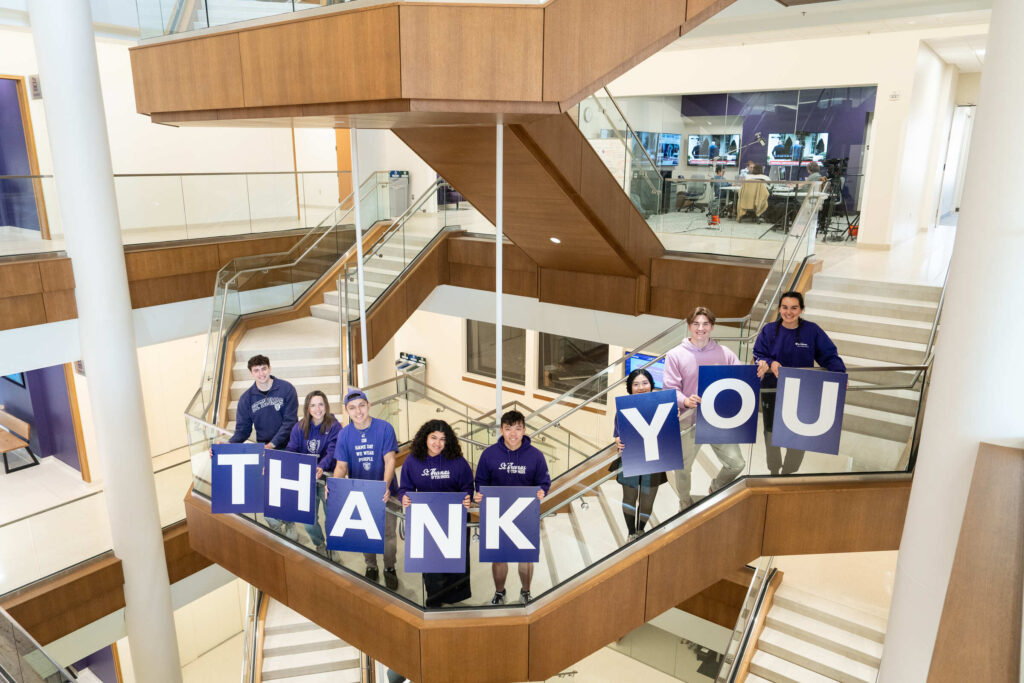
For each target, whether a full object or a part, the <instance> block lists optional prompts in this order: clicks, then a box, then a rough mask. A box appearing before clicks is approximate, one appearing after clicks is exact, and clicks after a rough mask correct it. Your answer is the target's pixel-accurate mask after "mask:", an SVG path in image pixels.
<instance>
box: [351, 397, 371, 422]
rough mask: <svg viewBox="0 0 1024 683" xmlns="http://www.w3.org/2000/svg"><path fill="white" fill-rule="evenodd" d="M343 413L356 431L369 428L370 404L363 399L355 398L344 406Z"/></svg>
mask: <svg viewBox="0 0 1024 683" xmlns="http://www.w3.org/2000/svg"><path fill="white" fill-rule="evenodd" d="M345 412H346V413H348V417H349V419H350V420H352V424H353V425H355V427H356V429H366V428H367V427H369V426H370V404H369V403H367V402H366V399H364V398H356V399H353V400H351V401H349V402H348V403H346V404H345Z"/></svg>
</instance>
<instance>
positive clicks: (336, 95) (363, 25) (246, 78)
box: [238, 5, 451, 107]
mask: <svg viewBox="0 0 1024 683" xmlns="http://www.w3.org/2000/svg"><path fill="white" fill-rule="evenodd" d="M238 41H239V52H240V54H241V58H242V75H241V78H242V81H243V82H244V84H245V106H247V107H267V106H274V105H294V104H313V103H317V102H352V101H362V100H377V99H390V98H395V97H400V96H401V75H400V67H399V62H398V55H399V50H400V47H399V39H398V7H397V6H394V5H391V6H386V7H375V8H369V9H366V10H354V11H349V12H339V13H337V14H332V15H330V16H318V17H313V18H307V17H300V18H298V19H296V20H294V21H286V22H280V23H275V24H272V25H269V26H265V27H260V28H255V29H252V30H246V31H242V32H241V33H239V34H238ZM449 76H451V74H449Z"/></svg>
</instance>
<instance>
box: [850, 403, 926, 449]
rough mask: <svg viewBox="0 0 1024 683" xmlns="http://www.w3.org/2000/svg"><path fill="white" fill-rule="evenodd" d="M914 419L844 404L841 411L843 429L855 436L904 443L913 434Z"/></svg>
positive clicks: (908, 416)
mask: <svg viewBox="0 0 1024 683" xmlns="http://www.w3.org/2000/svg"><path fill="white" fill-rule="evenodd" d="M914 422H915V417H914V416H911V415H902V414H900V413H890V412H885V411H882V410H874V409H872V408H865V407H864V406H859V405H850V404H849V403H847V404H846V407H845V408H844V409H843V429H844V430H845V431H850V432H854V433H856V434H867V435H868V436H875V437H878V438H880V439H886V440H888V441H898V442H901V443H905V442H906V441H908V440H910V435H911V434H912V433H913V432H914Z"/></svg>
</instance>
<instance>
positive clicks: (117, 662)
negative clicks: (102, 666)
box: [110, 643, 124, 683]
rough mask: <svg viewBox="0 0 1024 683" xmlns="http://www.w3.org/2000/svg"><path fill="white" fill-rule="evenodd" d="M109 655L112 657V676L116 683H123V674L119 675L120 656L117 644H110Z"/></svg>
mask: <svg viewBox="0 0 1024 683" xmlns="http://www.w3.org/2000/svg"><path fill="white" fill-rule="evenodd" d="M110 654H112V655H113V656H114V676H116V677H117V683H124V674H123V673H121V654H120V653H119V652H118V651H117V643H111V644H110Z"/></svg>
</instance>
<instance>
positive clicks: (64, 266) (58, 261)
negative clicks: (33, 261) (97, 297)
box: [38, 258, 75, 292]
mask: <svg viewBox="0 0 1024 683" xmlns="http://www.w3.org/2000/svg"><path fill="white" fill-rule="evenodd" d="M38 263H39V276H40V279H41V280H42V283H43V291H44V292H53V291H59V290H64V289H74V288H75V275H74V273H72V272H71V259H69V258H49V259H43V260H41V261H39V262H38Z"/></svg>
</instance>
